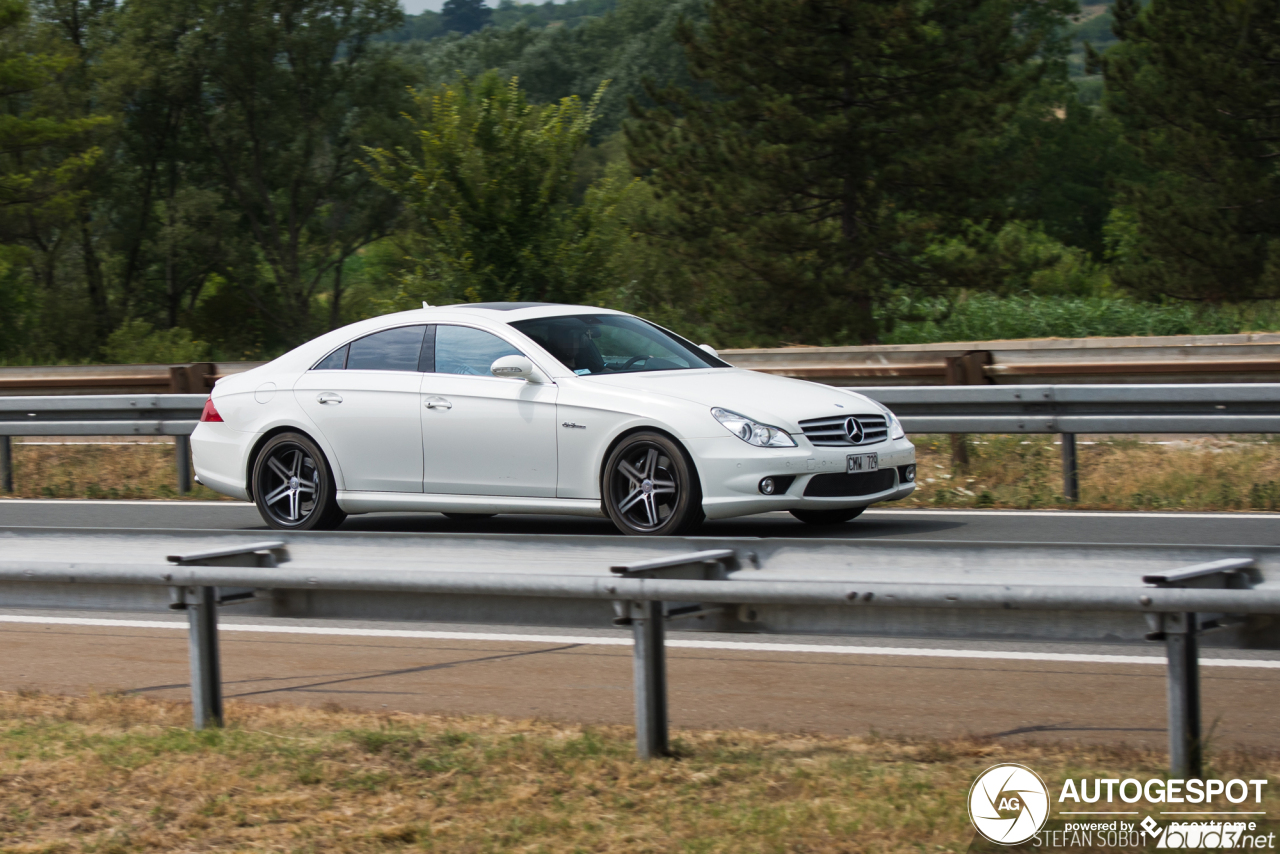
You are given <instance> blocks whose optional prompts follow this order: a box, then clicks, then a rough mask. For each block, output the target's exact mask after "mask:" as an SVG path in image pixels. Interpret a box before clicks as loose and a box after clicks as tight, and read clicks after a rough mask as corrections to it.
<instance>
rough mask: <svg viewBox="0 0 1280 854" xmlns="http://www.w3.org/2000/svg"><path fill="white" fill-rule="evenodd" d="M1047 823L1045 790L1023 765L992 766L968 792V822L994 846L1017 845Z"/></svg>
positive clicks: (1033, 774)
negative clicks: (993, 843) (994, 844)
mask: <svg viewBox="0 0 1280 854" xmlns="http://www.w3.org/2000/svg"><path fill="white" fill-rule="evenodd" d="M1048 819H1049V789H1048V787H1047V786H1045V784H1044V780H1041V779H1040V775H1039V774H1037V773H1036V772H1034V771H1032V770H1031V769H1030V768H1028V767H1026V766H1025V765H1014V764H1012V763H1006V764H1002V765H993V766H991V767H990V768H988V769H987V770H986V771H983V772H982V773H981V774H979V775H978V779H976V780H974V781H973V786H972V787H971V788H970V789H969V820H970V821H972V822H973V826H974V827H975V828H977V830H978V832H979V833H981V834H982V835H983V836H984V837H985V838H987V839H989V840H991V841H992V842H995V843H996V844H998V845H1017V844H1018V843H1020V842H1026V841H1027V840H1028V839H1030V838H1031V837H1033V836H1035V835H1036V834H1037V833H1039V832H1040V829H1041V828H1043V827H1044V823H1045V822H1046V821H1047V820H1048Z"/></svg>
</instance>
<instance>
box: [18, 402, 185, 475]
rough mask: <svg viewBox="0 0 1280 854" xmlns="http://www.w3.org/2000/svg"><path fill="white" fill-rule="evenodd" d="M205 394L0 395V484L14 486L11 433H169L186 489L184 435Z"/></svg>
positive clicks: (90, 434)
mask: <svg viewBox="0 0 1280 854" xmlns="http://www.w3.org/2000/svg"><path fill="white" fill-rule="evenodd" d="M207 399H208V393H207V392H206V393H203V394H136V395H125V394H104V395H82V396H81V395H76V396H71V395H68V396H63V397H53V396H40V397H0V490H3V491H4V492H13V443H12V438H11V437H13V436H173V437H174V444H175V446H176V448H175V457H176V463H177V469H178V492H180V493H183V494H185V493H187V492H190V491H191V440H190V438H189V437H190V436H191V434H192V432H194V431H195V429H196V424H198V423H199V422H200V412H201V410H202V409H203V408H204V402H205V400H207Z"/></svg>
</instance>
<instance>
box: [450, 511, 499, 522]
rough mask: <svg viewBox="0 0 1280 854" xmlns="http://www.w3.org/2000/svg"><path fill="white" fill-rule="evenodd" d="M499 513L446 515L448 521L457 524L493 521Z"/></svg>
mask: <svg viewBox="0 0 1280 854" xmlns="http://www.w3.org/2000/svg"><path fill="white" fill-rule="evenodd" d="M497 515H498V514H497V513H445V514H444V517H445V518H446V519H452V520H453V521H455V522H479V521H480V520H481V519H492V518H493V517H494V516H497Z"/></svg>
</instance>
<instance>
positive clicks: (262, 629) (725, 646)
mask: <svg viewBox="0 0 1280 854" xmlns="http://www.w3.org/2000/svg"><path fill="white" fill-rule="evenodd" d="M0 623H26V624H30V625H48V626H101V627H105V628H120V629H173V630H178V631H186V628H187V624H186V623H178V622H172V621H168V620H103V619H96V618H92V617H24V616H17V615H0ZM218 629H219V630H220V631H224V632H254V633H262V634H281V635H328V636H332V637H358V638H418V639H423V640H468V641H500V642H505V643H550V644H562V643H576V644H583V645H590V646H631V643H632V641H631V638H620V637H599V636H579V635H520V634H513V633H503V632H432V631H414V630H410V629H339V628H331V627H326V626H280V625H263V624H254V623H225V622H224V623H220V624H219V625H218ZM666 645H667V646H669V647H675V648H677V649H720V650H740V651H747V652H818V653H832V654H836V655H905V656H913V657H918V658H985V659H995V660H1000V661H1062V662H1082V663H1087V664H1158V665H1160V666H1162V667H1163V666H1164V664H1165V659H1164V658H1163V657H1161V656H1154V655H1080V654H1073V653H1058V652H1005V651H996V650H982V649H916V648H912V647H891V646H828V645H825V644H816V643H758V642H752V641H700V640H670V639H668V640H667V641H666ZM1200 664H1201V666H1203V667H1261V668H1267V669H1280V661H1262V660H1255V659H1236V658H1201V659H1200Z"/></svg>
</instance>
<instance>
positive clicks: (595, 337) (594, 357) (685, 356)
mask: <svg viewBox="0 0 1280 854" xmlns="http://www.w3.org/2000/svg"><path fill="white" fill-rule="evenodd" d="M511 325H512V326H513V327H515V328H516V329H519V330H520V331H521V332H523V333H524V334H525V335H528V336H529V337H530V338H532V339H533V340H534V341H536V342H537V343H538V346H540V347H542V349H544V350H546V351H547V352H548V353H550V354H551V355H553V356H555V357H556V358H557V359H559V360H560V363H561V364H562V365H564V366H565V367H566V368H568V369H569V370H571V371H573V372H574V373H575V374H577V375H578V376H587V375H588V374H624V373H626V374H630V373H636V372H638V371H680V370H690V369H692V368H727V367H729V365H728V364H726V363H725V362H722V361H720V360H719V359H717V358H716V357H715V356H712V355H711V354H710V353H708V352H707V351H706V350H703V349H702V348H700V347H695V346H694V345H692V344H690V343H689V342H688V341H685V340H684V339H683V338H678V337H677V336H675V335H672V334H671V333H670V332H667V331H666V330H664V329H660V328H659V327H657V326H654V325H653V324H652V323H649V322H648V321H644V320H640V319H639V318H637V317H629V316H627V315H625V314H598V315H597V314H574V315H570V316H567V317H540V318H537V319H535V320H519V321H516V322H515V323H512V324H511Z"/></svg>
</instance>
